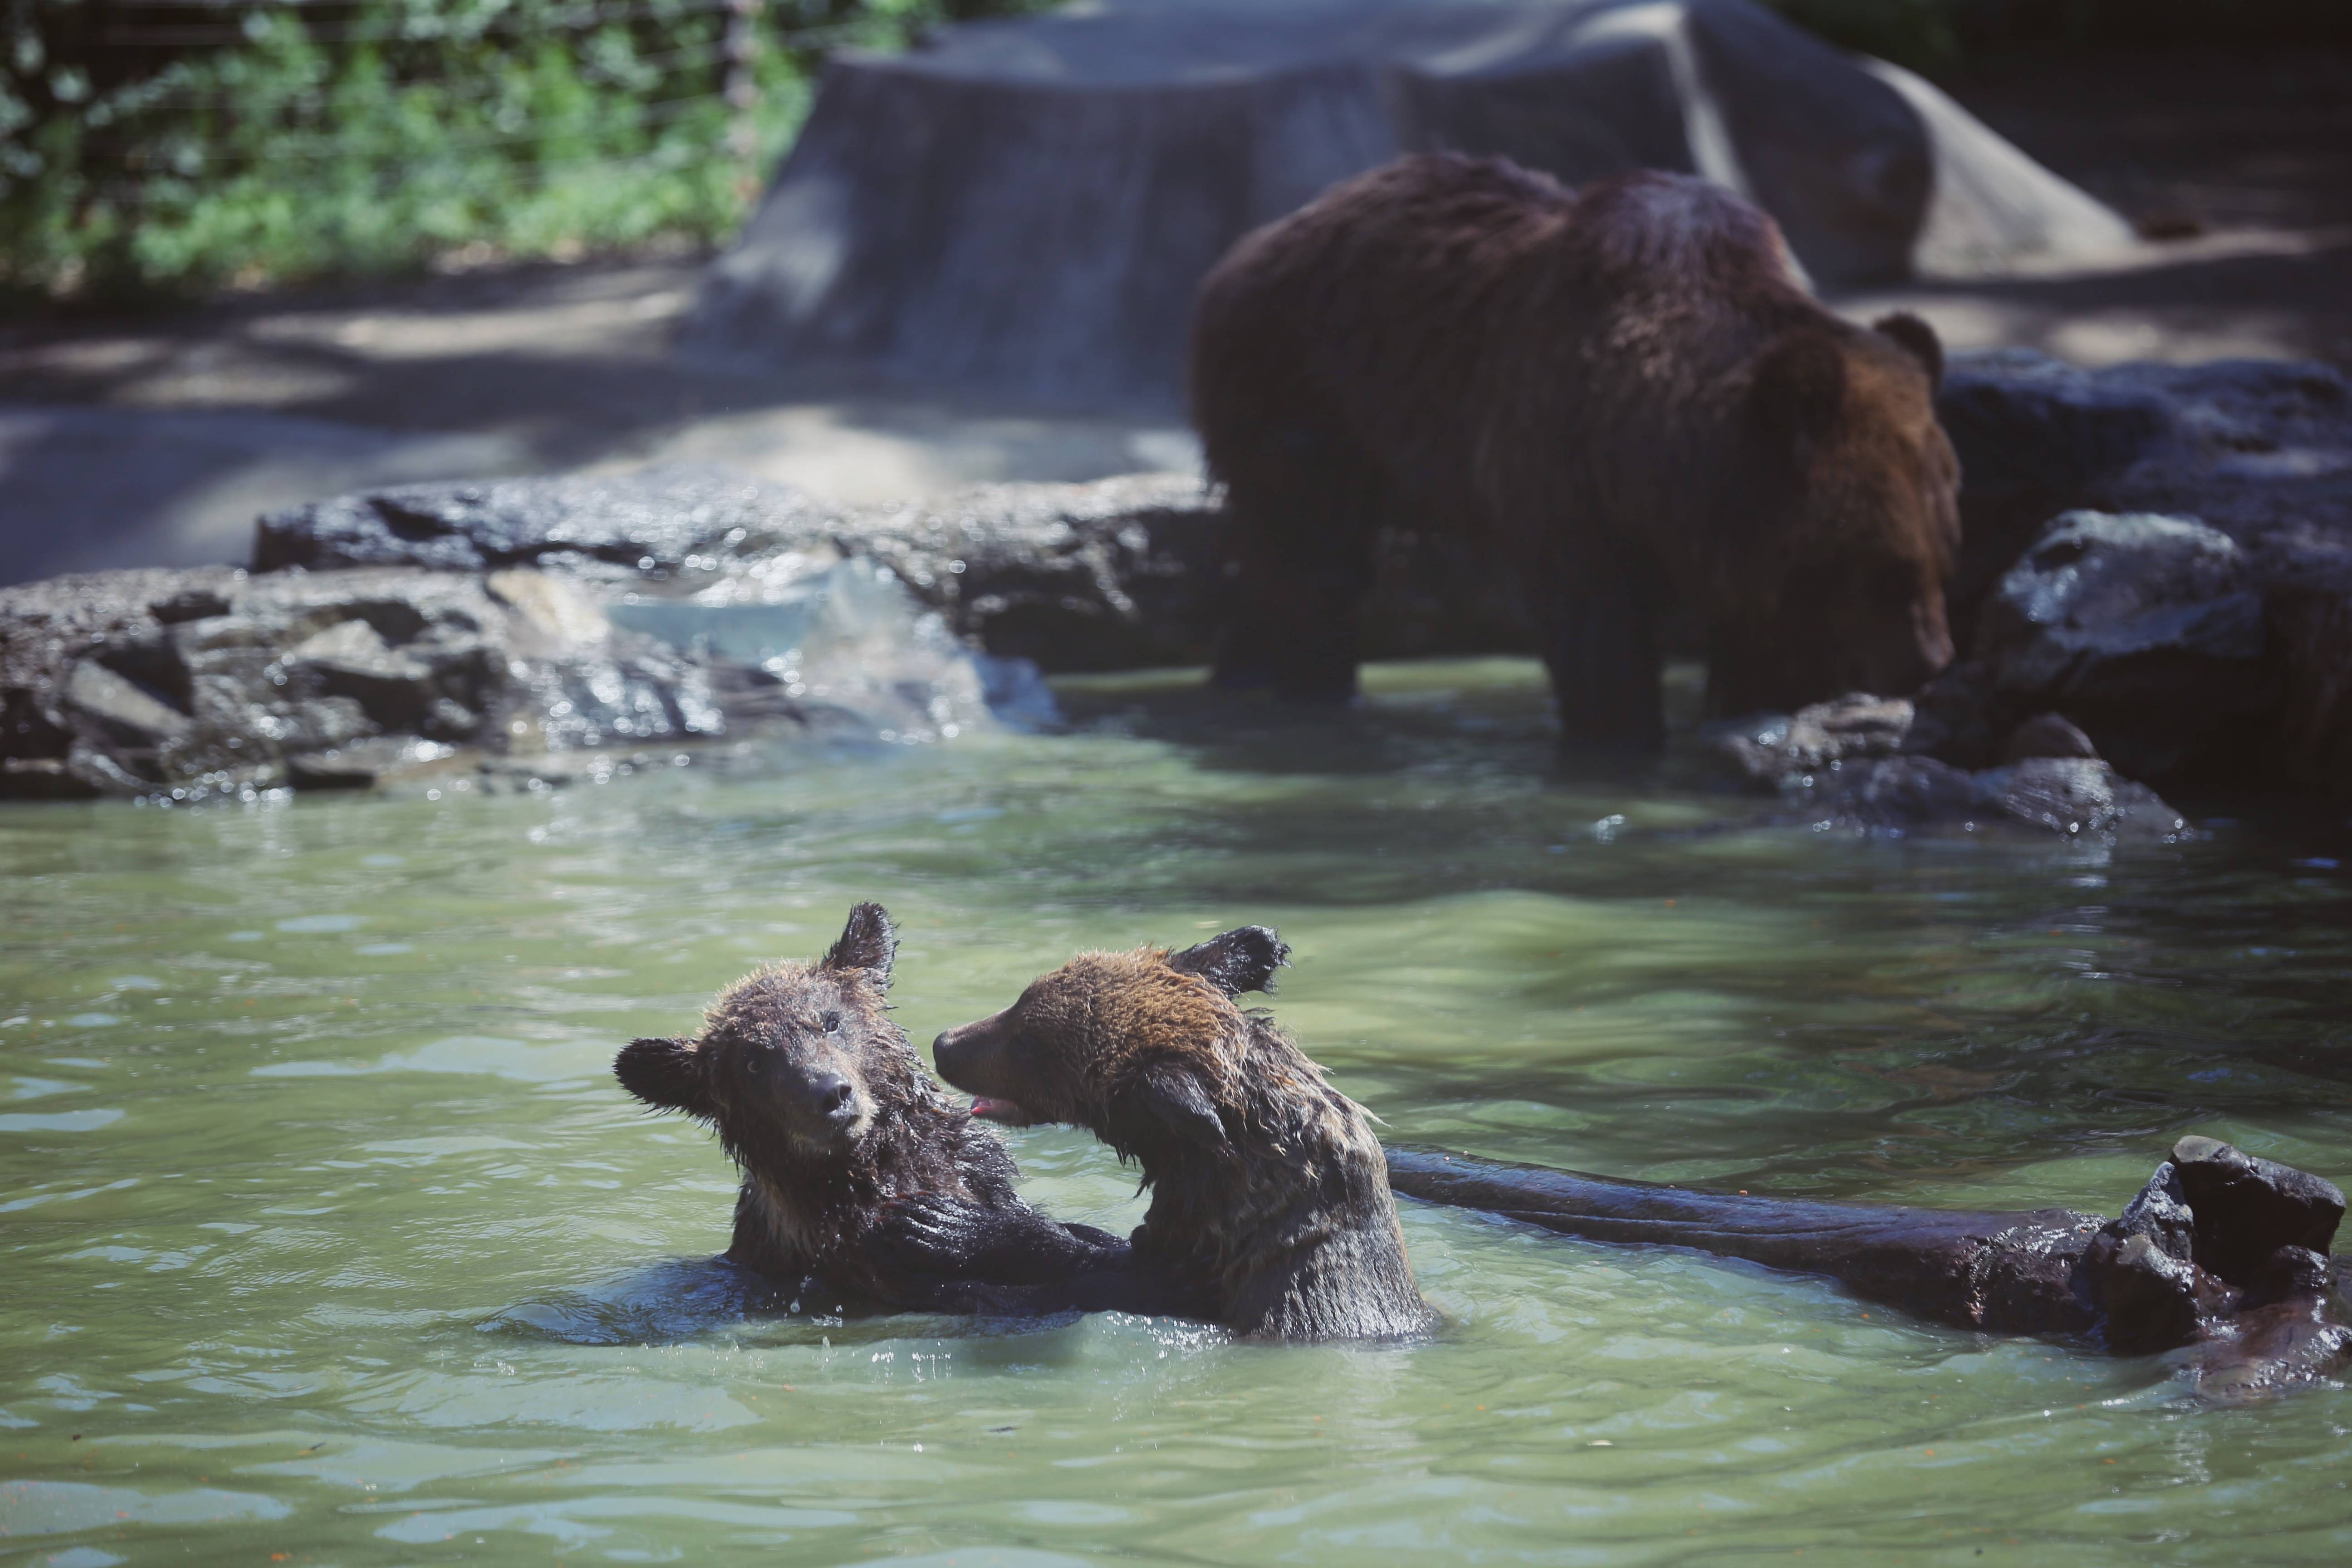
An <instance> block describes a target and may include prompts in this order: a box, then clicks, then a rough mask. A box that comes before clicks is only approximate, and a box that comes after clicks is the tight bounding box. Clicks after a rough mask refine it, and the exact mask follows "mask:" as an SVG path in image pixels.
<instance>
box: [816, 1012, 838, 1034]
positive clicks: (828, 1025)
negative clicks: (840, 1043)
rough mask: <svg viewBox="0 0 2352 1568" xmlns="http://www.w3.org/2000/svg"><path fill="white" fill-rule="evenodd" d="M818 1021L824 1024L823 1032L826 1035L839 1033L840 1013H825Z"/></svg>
mask: <svg viewBox="0 0 2352 1568" xmlns="http://www.w3.org/2000/svg"><path fill="white" fill-rule="evenodd" d="M818 1022H820V1023H822V1024H823V1025H824V1032H825V1033H826V1034H828V1035H837V1034H839V1033H841V1015H840V1014H838V1013H827V1014H826V1015H825V1016H824V1017H823V1018H821V1019H819V1020H818Z"/></svg>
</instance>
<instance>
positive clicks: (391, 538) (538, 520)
mask: <svg viewBox="0 0 2352 1568" xmlns="http://www.w3.org/2000/svg"><path fill="white" fill-rule="evenodd" d="M829 515H830V514H829V513H828V511H827V510H826V509H824V508H823V507H820V506H819V505H818V504H817V503H815V502H814V501H813V500H810V498H808V497H807V496H805V495H803V494H802V493H801V492H800V491H798V490H794V489H786V488H784V487H782V486H778V485H770V484H764V483H762V482H761V481H759V480H756V479H749V478H746V477H744V476H741V475H738V474H732V473H729V472H727V471H725V470H723V469H717V468H697V467H692V466H688V465H669V466H663V467H659V468H646V469H643V470H640V471H638V472H635V473H630V474H620V475H606V476H568V477H556V478H541V479H500V480H495V481H490V482H482V483H457V484H425V485H399V486H394V487H393V488H391V489H381V490H369V491H364V492H362V493H361V494H358V495H348V496H337V497H334V498H332V499H331V500H322V501H312V502H310V504H308V505H305V506H299V507H292V508H289V509H288V510H283V511H276V512H271V513H268V515H266V516H264V517H263V518H262V519H261V521H260V523H259V525H258V528H257V532H256V534H255V538H254V545H253V569H254V570H255V571H256V572H275V571H279V570H281V569H283V568H285V567H289V566H303V567H308V568H310V569H312V570H319V569H322V568H328V567H336V566H423V567H428V568H433V569H436V570H441V571H450V572H488V571H495V570H497V569H499V568H501V567H509V566H538V567H541V568H542V569H547V570H557V571H560V570H566V569H569V570H572V571H576V572H582V573H585V574H592V575H609V576H614V577H621V576H635V575H638V574H650V573H655V572H660V573H677V572H680V571H683V570H686V569H687V568H688V564H689V563H697V564H698V563H700V562H701V561H702V560H704V559H705V558H716V557H727V556H735V555H745V556H751V555H759V554H762V553H765V552H770V551H772V550H776V549H780V548H788V547H789V546H791V545H792V544H793V543H794V542H802V541H805V540H809V539H814V538H818V537H821V536H822V535H823V533H824V524H825V522H826V521H827V520H828V517H829Z"/></svg>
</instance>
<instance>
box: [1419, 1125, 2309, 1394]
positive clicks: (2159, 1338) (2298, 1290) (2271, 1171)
mask: <svg viewBox="0 0 2352 1568" xmlns="http://www.w3.org/2000/svg"><path fill="white" fill-rule="evenodd" d="M1388 1159H1389V1181H1390V1184H1391V1185H1392V1186H1393V1187H1394V1188H1395V1189H1396V1190H1397V1191H1398V1192H1400V1193H1402V1194H1405V1195H1407V1196H1409V1197H1416V1198H1421V1199H1423V1200H1424V1201H1426V1202H1430V1203H1440V1204H1448V1205H1454V1206H1456V1207H1462V1208H1476V1209H1485V1210H1487V1211H1489V1212H1491V1213H1494V1214H1498V1215H1503V1216H1505V1217H1506V1218H1509V1219H1515V1220H1521V1221H1524V1222H1526V1223H1528V1224H1529V1225H1538V1226H1543V1227H1544V1228H1545V1229H1547V1230H1553V1231H1558V1232H1559V1233H1560V1234H1562V1235H1564V1236H1574V1237H1581V1238H1583V1239H1585V1240H1588V1241H1607V1242H1620V1243H1627V1242H1630V1243H1635V1244H1641V1245H1647V1246H1655V1247H1690V1248H1692V1249H1694V1250H1696V1251H1699V1252H1706V1253H1711V1254H1714V1255H1715V1256H1717V1257H1719V1258H1742V1259H1745V1260H1746V1261H1748V1262H1750V1263H1759V1264H1762V1265H1764V1266H1765V1267H1767V1268H1781V1269H1787V1270H1789V1271H1790V1272H1792V1273H1801V1274H1817V1275H1822V1276H1826V1277H1827V1278H1829V1279H1835V1280H1837V1281H1839V1282H1840V1283H1842V1284H1843V1285H1844V1286H1845V1287H1846V1288H1847V1289H1851V1290H1852V1291H1853V1293H1854V1294H1855V1295H1857V1296H1860V1297H1862V1298H1863V1299H1864V1300H1871V1301H1880V1302H1884V1303H1885V1304H1886V1305H1888V1306H1891V1307H1896V1308H1899V1309H1901V1310H1904V1311H1906V1312H1910V1313H1912V1314H1914V1315H1916V1316H1917V1317H1922V1318H1926V1319H1929V1320H1931V1321H1936V1322H1939V1323H1948V1324H1950V1325H1952V1326H1953V1327H1956V1328H1964V1329H1975V1330H1979V1331H1984V1332H1988V1333H2001V1334H2062V1335H2076V1336H2084V1337H2087V1338H2090V1339H2093V1340H2095V1341H2096V1342H2099V1343H2101V1344H2103V1345H2104V1346H2105V1348H2107V1349H2108V1350H2111V1351H2113V1352H2116V1353H2117V1354H2120V1355H2141V1354H2148V1353H2153V1352H2161V1351H2169V1350H2175V1349H2179V1348H2180V1347H2183V1346H2194V1347H2195V1353H2194V1354H2193V1355H2192V1356H2191V1357H2190V1358H2189V1370H2190V1372H2191V1374H2192V1376H2193V1377H2194V1378H2195V1380H2196V1382H2197V1384H2198V1386H2199V1387H2200V1390H2201V1391H2202V1392H2204V1393H2205V1394H2208V1395H2209V1396H2213V1397H2221V1398H2242V1397H2247V1396H2250V1395H2253V1394H2263V1393H2268V1392H2273V1391H2275V1390H2278V1389H2282V1388H2285V1387H2291V1386H2294V1385H2295V1384H2303V1383H2309V1382H2312V1381H2315V1380H2316V1379H2318V1378H2321V1377H2325V1376H2326V1375H2328V1374H2329V1373H2332V1372H2334V1371H2335V1370H2336V1368H2337V1367H2338V1366H2340V1365H2341V1364H2343V1363H2344V1362H2345V1361H2346V1359H2347V1356H2352V1315H2347V1312H2346V1311H2345V1309H2344V1306H2343V1303H2342V1302H2341V1301H2340V1300H2338V1299H2337V1297H2336V1288H2335V1278H2334V1269H2333V1267H2332V1263H2331V1259H2330V1258H2328V1257H2327V1249H2328V1247H2330V1246H2331V1245H2332V1244H2333V1242H2334V1239H2335V1235H2336V1225H2337V1223H2338V1222H2339V1221H2340V1220H2341V1219H2342V1218H2343V1215H2344V1194H2342V1193H2341V1192H2339V1191H2337V1190H2336V1187H2335V1186H2334V1185H2333V1184H2330V1183H2327V1182H2325V1181H2322V1180H2321V1179H2320V1178H2319V1177H2317V1176H2314V1175H2311V1174H2310V1173H2307V1172H2304V1171H2298V1170H2295V1169H2294V1168H2293V1167H2291V1166H2287V1165H2281V1164H2277V1163H2273V1162H2272V1161H2268V1160H2263V1159H2258V1158H2256V1157H2254V1156H2252V1155H2250V1154H2246V1153H2244V1152H2242V1151H2240V1150H2237V1149H2234V1148H2232V1147H2231V1146H2230V1145H2229V1144H2227V1143H2223V1142H2218V1141H2217V1140H2214V1139H2210V1138H2195V1137H2191V1138H2183V1139H2181V1140H2180V1141H2179V1142H2178V1143H2176V1144H2175V1145H2174V1146H2173V1149H2172V1157H2171V1158H2170V1159H2169V1160H2168V1161H2166V1162H2165V1163H2163V1164H2161V1165H2159V1166H2158V1167H2157V1170H2156V1173H2155V1174H2154V1175H2153V1176H2151V1177H2150V1178H2149V1179H2148V1183H2147V1186H2146V1187H2144V1188H2142V1189H2141V1191H2140V1193H2139V1194H2138V1195H2137V1197H2135V1198H2133V1200H2132V1201H2131V1202H2130V1203H2129V1204H2128V1205H2125V1208H2124V1211H2123V1213H2122V1214H2121V1215H2119V1216H2117V1217H2116V1218H2115V1219H2111V1220H2106V1219H2101V1218H2099V1217H2097V1216H2095V1215H2085V1214H2080V1213H2077V1212H2076V1211H2074V1210H2073V1209H2063V1208H2047V1209H2030V1210H2025V1211H2022V1212H2009V1211H1999V1210H1995V1211H1977V1210H1960V1209H1934V1208H1910V1207H1903V1206H1898V1205H1879V1204H1847V1203H1821V1202H1815V1201H1813V1200H1811V1199H1803V1198H1775V1197H1771V1196H1769V1195H1767V1196H1759V1197H1751V1196H1748V1195H1747V1194H1730V1193H1714V1192H1706V1191H1702V1190H1696V1189H1692V1188H1686V1187H1672V1186H1663V1185H1659V1184H1654V1183H1649V1182H1631V1181H1620V1180H1615V1179H1612V1178H1609V1177H1605V1176H1590V1175H1583V1174H1580V1173H1576V1172H1573V1171H1559V1170H1553V1169H1550V1168H1549V1167H1546V1166H1539V1165H1522V1164H1516V1163H1509V1162H1506V1161H1497V1160H1478V1159H1473V1158H1471V1157H1470V1156H1468V1155H1465V1154H1452V1153H1444V1152H1433V1151H1425V1150H1414V1149H1391V1150H1390V1151H1388Z"/></svg>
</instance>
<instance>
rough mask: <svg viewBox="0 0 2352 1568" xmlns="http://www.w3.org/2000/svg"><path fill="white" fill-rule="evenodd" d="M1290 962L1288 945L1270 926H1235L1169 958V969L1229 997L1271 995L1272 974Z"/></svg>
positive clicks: (1272, 986)
mask: <svg viewBox="0 0 2352 1568" xmlns="http://www.w3.org/2000/svg"><path fill="white" fill-rule="evenodd" d="M1289 962H1290V944H1289V943H1288V942H1284V941H1283V940H1282V938H1281V937H1279V936H1277V935H1276V934H1275V931H1274V928H1273V927H1272V926H1236V927H1234V929H1233V930H1232V931H1227V932H1225V933H1224V934H1223V936H1213V937H1211V938H1210V939H1209V940H1208V941H1206V942H1202V943H1201V945H1200V946H1198V947H1188V948H1186V949H1185V950H1184V951H1183V952H1171V953H1170V954H1169V955H1168V967H1169V968H1171V969H1180V970H1182V971H1183V972H1184V973H1187V974H1197V975H1199V976H1200V977H1201V978H1202V979H1203V980H1205V981H1207V982H1208V983H1209V984H1212V985H1213V986H1215V987H1216V988H1217V989H1218V990H1220V991H1222V992H1223V993H1224V994H1226V995H1228V996H1238V995H1240V994H1242V993H1243V992H1244V991H1263V992H1265V993H1266V994H1268V995H1272V994H1274V972H1275V971H1276V970H1277V969H1280V968H1282V967H1283V966H1284V965H1286V964H1287V963H1289Z"/></svg>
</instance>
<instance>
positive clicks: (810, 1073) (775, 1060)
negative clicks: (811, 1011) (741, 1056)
mask: <svg viewBox="0 0 2352 1568" xmlns="http://www.w3.org/2000/svg"><path fill="white" fill-rule="evenodd" d="M765 1067H766V1071H765V1073H764V1074H762V1075H761V1076H764V1077H765V1078H766V1079H767V1082H766V1084H765V1085H764V1087H765V1089H766V1090H767V1098H768V1102H769V1105H770V1106H771V1108H772V1113H775V1114H778V1115H780V1116H781V1119H782V1121H783V1124H784V1126H785V1128H786V1129H787V1130H789V1131H790V1132H791V1133H792V1136H793V1142H797V1143H800V1144H802V1145H803V1146H804V1147H807V1148H810V1149H815V1150H820V1151H823V1150H832V1149H839V1148H842V1147H844V1146H845V1145H847V1144H849V1143H852V1142H856V1140H857V1138H858V1137H859V1136H860V1135H861V1134H862V1133H864V1132H865V1131H866V1127H867V1125H868V1124H869V1123H870V1122H871V1121H873V1117H874V1105H873V1101H872V1100H871V1098H870V1097H869V1096H868V1095H867V1094H866V1092H865V1090H864V1089H862V1088H860V1087H859V1085H858V1082H857V1079H856V1076H855V1075H854V1074H852V1073H850V1072H848V1071H846V1070H845V1069H844V1068H843V1067H841V1066H840V1065H837V1064H835V1063H834V1062H829V1061H825V1060H822V1059H819V1060H814V1061H812V1060H808V1059H806V1058H799V1059H795V1058H793V1057H791V1056H788V1055H786V1054H785V1053H782V1052H778V1053H776V1054H774V1055H773V1056H772V1057H770V1058H768V1060H767V1062H766V1064H765Z"/></svg>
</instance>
